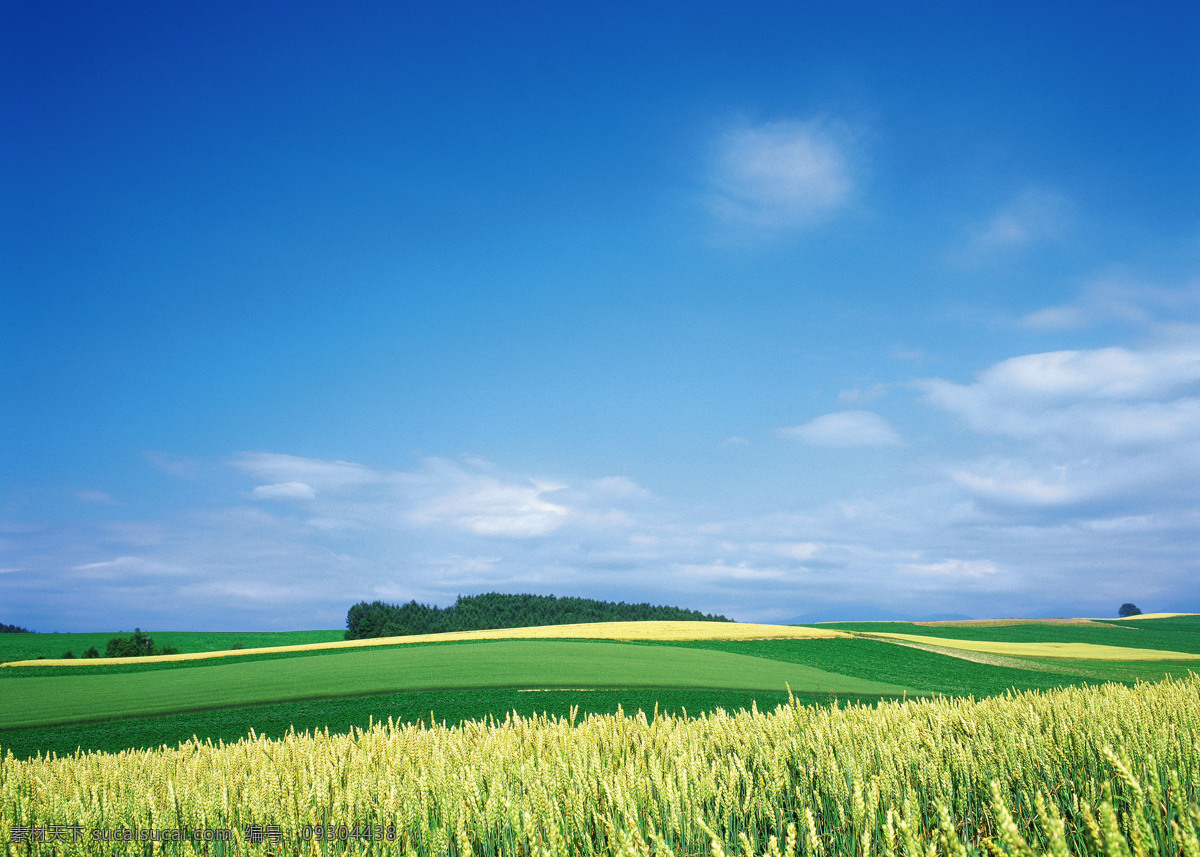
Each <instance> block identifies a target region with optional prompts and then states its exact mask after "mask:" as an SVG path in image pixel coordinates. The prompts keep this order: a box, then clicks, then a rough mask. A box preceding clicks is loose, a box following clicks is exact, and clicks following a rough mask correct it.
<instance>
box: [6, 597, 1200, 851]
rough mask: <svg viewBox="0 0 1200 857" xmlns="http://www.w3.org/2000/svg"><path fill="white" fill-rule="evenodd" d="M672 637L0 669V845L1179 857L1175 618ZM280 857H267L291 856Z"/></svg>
mask: <svg viewBox="0 0 1200 857" xmlns="http://www.w3.org/2000/svg"><path fill="white" fill-rule="evenodd" d="M688 624H690V623H682V624H681V625H675V626H674V627H670V628H668V627H666V625H663V626H661V627H656V628H651V627H648V626H645V627H640V628H635V627H632V626H630V627H626V628H623V629H622V628H600V627H593V628H592V629H591V632H590V638H581V637H580V636H578V635H579V634H580V630H579V629H580V628H581V627H586V626H574V627H573V628H572V627H571V626H563V627H562V628H561V629H560V630H558V631H553V632H552V631H550V630H549V629H539V630H538V631H537V632H533V631H529V630H522V629H517V630H516V631H515V632H510V633H507V634H475V635H474V636H461V635H460V636H457V637H453V638H447V637H445V636H443V637H440V638H429V639H422V640H410V641H408V642H402V643H401V642H396V641H395V640H390V641H388V640H384V641H374V640H373V641H357V642H369V643H370V645H365V646H347V645H345V644H339V643H336V642H335V641H332V640H330V639H328V637H326V638H325V639H320V636H319V635H321V634H329V632H309V633H310V634H312V635H313V636H310V637H309V638H308V639H288V640H286V641H285V640H283V639H280V638H276V640H275V641H277V642H280V643H285V645H284V646H282V647H269V646H262V645H261V643H264V642H270V641H271V640H270V638H267V637H263V638H260V639H257V640H254V641H253V643H254V644H252V645H250V647H249V650H248V649H247V648H245V647H246V646H247V643H249V642H250V639H249V635H243V636H244V637H246V638H247V639H246V640H243V641H242V645H243V647H244V648H242V649H236V650H230V649H214V650H213V652H212V654H213V656H212V657H209V658H204V659H192V660H179V659H170V658H157V659H150V658H147V659H129V660H127V661H125V662H123V663H110V664H104V663H95V662H91V663H89V662H79V661H76V662H74V663H70V662H68V663H66V664H63V663H62V662H56V663H55V664H54V665H53V666H52V665H50V664H49V663H47V662H44V661H42V662H36V663H35V664H33V665H29V666H8V667H5V668H3V669H0V699H2V700H3V702H4V705H3V707H2V708H0V750H3V751H8V752H12V753H14V754H15V755H13V756H9V757H8V758H7V759H6V760H5V761H4V762H3V763H2V766H0V773H2V774H3V776H0V835H3V829H4V828H7V827H10V826H11V825H14V824H16V825H18V826H27V825H33V824H38V823H41V824H58V825H64V824H83V823H85V822H89V821H94V820H95V816H94V812H95V809H96V806H95V804H94V803H93V802H92V801H93V799H92V798H89V797H88V796H89V795H106V796H104V797H102V798H99V799H101V800H102V802H103V805H104V807H105V813H106V815H105V818H106V819H107V820H108V821H109V822H111V821H112V820H113V819H115V818H120V819H126V820H128V821H129V823H130V824H132V823H134V822H136V821H137V819H139V818H141V819H145V818H146V817H148V816H147V813H150V816H149V817H153V818H156V819H160V820H161V819H163V818H173V819H174V820H175V821H174V822H172V823H173V824H174V823H178V824H179V825H187V826H190V827H193V828H197V827H201V826H204V825H208V826H211V825H212V824H214V823H216V822H217V821H219V822H220V824H221V825H223V826H228V827H229V828H230V829H235V828H236V829H239V830H240V829H241V828H243V827H244V826H245V825H263V824H268V825H270V824H283V825H284V826H290V828H296V826H297V825H304V824H321V823H326V824H349V825H351V826H353V825H352V823H358V824H366V825H371V826H375V827H379V828H380V829H384V828H386V827H387V826H388V825H389V824H390V825H392V831H393V833H394V835H395V837H396V838H395V839H393V840H387V841H385V842H382V843H374V844H372V843H371V842H369V841H366V840H361V839H360V840H356V841H352V842H348V843H341V844H338V843H334V845H336V846H337V848H341V847H342V846H343V845H345V846H347V848H348V849H349V851H351V852H355V853H358V852H361V853H413V854H439V853H460V854H461V853H468V852H470V853H504V854H517V853H522V854H528V853H539V852H538V851H537V849H538V848H544V849H546V850H545V851H544V852H540V853H552V854H559V853H572V854H573V853H583V854H587V853H602V854H608V853H617V852H618V851H619V850H620V848H622V847H624V848H625V849H626V851H625V853H647V854H648V853H650V850H649V849H651V848H653V849H654V853H657V854H668V853H679V854H683V853H686V854H699V853H708V851H709V850H710V848H709V846H710V845H711V844H712V843H711V838H712V837H711V836H710V834H709V833H708V832H706V831H712V834H713V835H714V836H715V838H716V839H717V840H718V842H719V843H720V844H721V847H725V848H728V849H730V850H731V851H734V852H737V853H745V854H749V853H754V854H759V853H768V852H769V851H770V848H771V847H772V845H771V837H772V836H774V837H775V847H776V848H778V849H781V850H782V851H786V850H787V847H788V838H789V835H790V836H791V837H792V838H793V841H794V842H795V843H796V846H797V849H798V852H803V853H820V849H824V851H825V853H828V854H835V853H836V854H842V853H845V854H865V853H906V854H907V853H915V851H916V850H921V852H922V853H925V852H924V850H923V849H924V848H925V846H926V845H932V846H933V847H935V849H936V848H939V847H940V848H942V849H943V851H945V850H946V849H949V851H950V853H957V852H954V848H955V847H956V846H955V845H954V843H955V842H956V841H958V840H957V839H956V838H955V837H958V838H961V839H962V840H963V841H965V842H967V843H968V846H969V848H978V847H983V843H984V842H985V841H987V842H991V843H993V844H994V845H996V846H997V847H999V848H1000V849H1001V850H1002V851H1007V852H1009V853H1021V849H1020V847H1018V845H1017V844H1016V842H1017V840H1016V839H1014V838H1013V836H1014V835H1020V836H1021V837H1023V838H1024V839H1026V840H1028V841H1030V842H1033V843H1034V844H1035V845H1036V847H1037V848H1038V849H1040V850H1056V849H1057V848H1058V845H1059V844H1064V843H1065V844H1066V845H1067V846H1068V847H1069V848H1070V850H1072V851H1073V852H1077V853H1084V852H1086V853H1092V852H1095V853H1100V852H1103V851H1105V850H1106V849H1109V848H1110V847H1111V848H1112V849H1116V850H1114V851H1112V852H1111V853H1123V852H1121V851H1120V848H1119V847H1118V845H1119V843H1118V840H1117V838H1116V837H1117V836H1118V835H1119V836H1120V837H1122V840H1121V841H1122V842H1123V841H1125V839H1127V838H1128V837H1131V836H1132V837H1134V838H1135V839H1136V838H1137V837H1141V838H1142V839H1141V841H1142V842H1143V843H1145V842H1146V841H1149V840H1153V841H1155V842H1160V843H1163V844H1164V845H1166V846H1169V847H1168V848H1167V850H1166V851H1165V852H1164V853H1176V852H1179V853H1185V852H1186V853H1192V852H1191V851H1186V848H1188V847H1190V846H1189V845H1188V843H1190V842H1194V839H1188V836H1189V835H1193V834H1189V833H1188V831H1189V830H1191V827H1190V825H1191V824H1192V823H1193V821H1194V822H1195V823H1196V824H1200V815H1197V814H1196V813H1197V812H1200V811H1197V810H1195V808H1194V806H1193V805H1194V804H1195V802H1196V801H1197V796H1198V794H1200V758H1198V755H1200V722H1198V718H1197V711H1200V679H1197V678H1196V677H1195V675H1194V671H1196V670H1197V667H1198V663H1197V657H1198V656H1200V617H1195V616H1192V617H1188V616H1182V617H1169V618H1147V619H1143V620H1141V621H1139V622H1132V621H1125V622H1122V623H1104V622H1101V621H1088V622H1074V623H1044V622H1042V623H1039V622H1020V623H1009V624H995V625H986V626H985V625H982V624H978V623H975V624H970V623H959V624H939V625H913V624H910V623H858V624H843V625H838V626H832V627H831V626H821V627H820V628H816V629H801V628H796V629H786V628H781V629H778V631H777V632H774V633H779V634H780V635H781V636H780V637H777V638H774V639H772V638H769V637H768V636H767V635H768V634H770V633H772V632H771V631H770V629H769V628H767V630H764V628H763V627H762V626H760V627H758V628H749V627H747V626H742V627H741V628H740V629H739V628H738V626H732V627H731V626H730V625H729V624H725V623H722V626H721V627H723V628H724V632H723V633H716V632H715V631H708V632H705V633H699V632H691V633H689V629H688V628H687V627H685V626H686V625H688ZM697 624H702V623H697ZM703 624H710V626H711V627H718V626H717V625H716V624H715V623H703ZM12 636H25V635H12ZM28 636H30V637H33V636H40V635H28ZM159 636H160V635H157V634H156V635H155V639H156V641H157V640H158V639H159ZM161 636H162V637H163V638H164V639H165V638H166V636H167V635H161ZM226 639H227V638H226ZM223 641H224V640H223V639H215V640H211V641H210V642H211V643H218V644H219V643H221V642H223ZM5 642H7V641H5ZM23 642H24V644H25V648H24V649H23V650H21V649H20V647H10V648H9V649H8V650H7V651H8V652H10V653H12V652H17V653H18V654H22V653H26V652H29V651H33V650H34V649H33V647H31V646H30V645H29V641H28V640H26V641H23ZM58 642H62V641H61V640H56V641H55V644H57V643H58ZM331 643H332V644H333V645H330V644H331ZM173 644H174V645H179V644H178V643H173ZM255 644H257V645H255ZM254 649H260V651H254ZM196 653H197V650H196V649H193V650H192V651H191V652H190V653H189V654H192V655H193V656H194V655H195V654H196ZM1106 681H1108V682H1119V683H1116V684H1113V683H1110V684H1106V685H1104V686H1103V687H1099V686H1098V685H1100V684H1102V683H1103V682H1106ZM1139 681H1154V682H1156V683H1155V684H1136V686H1134V683H1135V682H1139ZM789 689H790V691H791V695H790V696H789ZM1014 694H1017V695H1014ZM953 697H958V699H957V700H956V699H953ZM839 701H840V702H839ZM806 703H816V705H807V704H806ZM849 703H853V704H849ZM848 704H849V707H847V706H848ZM639 710H640V711H641V712H642V714H638V712H639ZM542 712H546V713H545V714H542ZM735 712H736V713H735ZM1089 712H1090V714H1089ZM389 721H390V722H389ZM489 723H490V724H491V725H487V724H489ZM251 730H253V732H251ZM326 730H328V731H326ZM1164 730H1165V731H1164ZM247 735H251V736H252V737H250V738H246V737H245V736H247ZM192 736H195V739H194V740H193V738H192ZM239 739H240V740H239ZM160 745H162V746H161V748H160V749H158V750H155V751H153V752H151V753H148V754H147V753H144V752H143V753H130V752H125V753H121V754H118V755H105V754H99V755H98V754H91V755H87V754H86V753H84V754H83V755H74V756H73V758H61V759H56V760H55V759H49V758H46V757H45V756H43V757H41V758H40V759H38V758H36V757H37V754H38V753H48V752H50V751H54V752H56V753H58V754H60V755H67V756H70V755H71V754H72V753H73V751H75V750H76V748H80V749H82V750H83V751H87V750H90V749H103V750H108V751H121V750H123V749H124V748H126V747H130V748H136V747H150V748H154V747H160ZM29 757H33V758H30V761H27V762H21V761H18V759H19V758H29ZM918 759H924V760H925V761H924V762H922V763H918V761H917V760H918ZM789 760H791V761H789ZM926 763H927V764H926ZM1172 772H1174V774H1172ZM1172 776H1175V777H1176V780H1175V781H1173V780H1172V779H1171V778H1172ZM214 777H216V779H213V778H214ZM264 777H265V779H264ZM131 778H132V779H131ZM993 780H996V783H997V786H996V788H997V791H995V792H993V786H992V781H993ZM35 781H36V782H37V783H40V784H42V785H40V786H38V787H37V789H32V790H31V788H32V787H31V786H28V785H25V786H23V785H21V784H22V783H26V784H28V783H32V782H35ZM118 782H127V783H129V782H133V783H140V785H136V786H135V788H134V789H133V791H132V792H130V795H132V796H129V795H124V794H123V792H122V789H121V788H119V787H117V786H116V785H115V784H116V783H118ZM255 782H258V783H259V784H260V785H261V787H256V786H255V785H253V784H254V783H255ZM106 784H107V785H106ZM1105 784H1107V786H1106V785H1105ZM163 789H167V791H163ZM214 789H216V791H214ZM1106 789H1107V790H1106ZM1039 792H1040V797H1039ZM51 794H54V795H60V797H59V798H55V799H54V800H53V801H50V802H46V799H45V796H47V795H51ZM39 795H42V796H43V797H39ZM70 795H74V796H75V797H67V796H70ZM172 795H173V796H172ZM1153 795H1157V797H1155V798H1153V799H1151V797H1152V796H1153ZM123 801H124V802H123ZM1038 801H1041V803H1040V804H1039V803H1038ZM1105 807H1108V809H1105ZM1056 812H1057V813H1058V815H1057V816H1056V815H1055V813H1056ZM1110 812H1111V813H1112V814H1113V815H1112V818H1113V824H1114V825H1115V828H1113V829H1109V826H1108V821H1106V819H1107V816H1106V813H1110ZM1006 813H1008V814H1011V816H1012V817H1013V818H1015V819H1016V820H1015V821H1014V822H1013V825H1014V827H1013V828H1011V829H1010V828H1009V827H1007V826H1006V825H1007V822H1006V821H1005V818H1007V817H1009V816H1008V815H1006ZM1088 813H1091V816H1090V817H1091V818H1093V819H1096V825H1097V826H1096V827H1095V829H1093V827H1092V826H1091V823H1090V822H1088V821H1087V819H1088V817H1089V816H1088V815H1087V814H1088ZM1160 814H1161V817H1160ZM1056 818H1060V819H1065V820H1064V821H1063V824H1062V826H1056V825H1057V824H1058V822H1057V821H1055V820H1054V819H1056ZM1171 821H1174V822H1175V827H1172V826H1171V824H1170V822H1171ZM202 822H203V824H202ZM164 824H165V822H164ZM143 826H145V825H144V823H143ZM160 826H161V825H160ZM1013 830H1016V831H1017V834H1014V833H1013ZM1114 830H1116V831H1117V832H1116V833H1114ZM293 832H294V831H293ZM1193 833H1194V832H1193ZM656 837H657V839H656ZM1097 837H1098V838H1097ZM1130 841H1133V840H1130ZM323 844H325V845H329V844H330V843H323ZM1135 844H1136V843H1135ZM312 845H313V843H311V842H309V843H307V846H312ZM818 845H819V848H818ZM293 846H294V850H291V851H288V850H284V851H282V852H275V853H309V850H306V848H307V846H305V847H302V846H304V843H298V842H293ZM385 846H386V848H385ZM535 846H536V847H535ZM968 846H964V847H968ZM187 847H188V848H190V847H191V846H190V845H189V846H187ZM206 847H207V846H206ZM214 847H215V846H214ZM231 847H232V846H231ZM289 847H292V846H289ZM371 847H375V848H376V850H375V851H370V848H371ZM239 849H240V850H239ZM1179 849H1185V852H1183V851H1179ZM343 850H345V849H343ZM62 853H81V854H83V853H92V852H89V851H87V850H86V849H81V850H79V851H77V852H71V851H64V852H62ZM117 853H140V851H137V850H136V849H131V850H129V851H128V852H123V851H118V852H117ZM178 853H193V852H192V851H189V850H180V851H179V852H178ZM197 853H226V852H220V851H219V850H212V851H209V852H205V851H204V850H203V849H201V850H200V851H198V852H197ZM227 853H260V850H256V846H254V845H252V844H251V845H247V844H245V843H243V842H242V841H241V840H240V839H239V840H238V842H237V843H236V848H235V850H233V851H229V852H227ZM261 853H266V852H265V851H262V852H261ZM317 853H320V852H319V851H318V852H317ZM333 853H339V852H338V851H337V849H336V848H335V850H334V851H333ZM1135 853H1136V849H1135ZM1148 853H1154V852H1152V851H1151V852H1148Z"/></svg>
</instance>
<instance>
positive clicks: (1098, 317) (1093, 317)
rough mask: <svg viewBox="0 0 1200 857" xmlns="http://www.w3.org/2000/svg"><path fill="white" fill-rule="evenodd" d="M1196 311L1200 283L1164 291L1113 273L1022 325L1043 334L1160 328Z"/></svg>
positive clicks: (1027, 318) (1199, 306) (1029, 317)
mask: <svg viewBox="0 0 1200 857" xmlns="http://www.w3.org/2000/svg"><path fill="white" fill-rule="evenodd" d="M1196 310H1200V281H1197V282H1194V283H1192V284H1190V285H1188V286H1185V287H1182V288H1162V287H1160V286H1155V285H1152V284H1149V283H1146V282H1142V281H1139V280H1138V279H1136V278H1134V277H1130V276H1128V275H1119V274H1110V275H1106V276H1103V277H1100V278H1099V279H1097V280H1095V281H1093V282H1091V283H1089V284H1088V285H1087V286H1086V287H1084V289H1083V290H1082V291H1081V293H1080V295H1079V297H1078V298H1076V299H1075V300H1074V301H1071V302H1069V303H1064V304H1059V305H1056V306H1051V307H1045V308H1043V309H1039V310H1036V311H1035V312H1031V313H1029V314H1027V315H1025V316H1024V317H1022V318H1021V320H1020V326H1021V327H1024V328H1026V329H1028V330H1040V331H1055V330H1080V329H1084V328H1088V327H1093V326H1095V325H1098V324H1104V323H1107V322H1117V323H1121V324H1129V325H1136V326H1139V327H1157V326H1159V324H1160V319H1161V318H1162V317H1163V316H1164V315H1165V316H1167V317H1173V318H1177V317H1178V316H1179V315H1180V313H1181V312H1188V311H1191V312H1192V313H1194V312H1195V311H1196ZM1166 326H1170V325H1169V324H1168V325H1166Z"/></svg>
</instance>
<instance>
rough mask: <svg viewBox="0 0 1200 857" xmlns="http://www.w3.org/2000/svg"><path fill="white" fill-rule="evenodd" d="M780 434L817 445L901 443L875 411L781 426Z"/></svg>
mask: <svg viewBox="0 0 1200 857" xmlns="http://www.w3.org/2000/svg"><path fill="white" fill-rule="evenodd" d="M775 433H776V434H777V435H778V436H779V437H783V438H787V439H789V440H798V441H800V442H802V443H808V444H812V445H814V446H846V447H849V446H899V445H901V444H902V443H903V441H901V439H900V435H899V434H897V433H896V430H895V429H894V428H892V426H891V424H890V423H888V421H887V420H885V419H884V418H883V417H881V416H879V414H876V413H874V412H872V411H839V412H837V413H833V414H825V415H824V416H820V417H817V418H816V419H814V420H811V421H809V422H807V423H804V424H803V425H798V426H791V427H788V428H781V429H777V430H776V432H775Z"/></svg>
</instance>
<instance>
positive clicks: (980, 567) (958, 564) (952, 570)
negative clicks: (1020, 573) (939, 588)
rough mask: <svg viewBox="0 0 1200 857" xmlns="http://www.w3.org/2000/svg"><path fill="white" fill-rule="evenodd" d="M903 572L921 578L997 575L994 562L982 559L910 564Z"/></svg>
mask: <svg viewBox="0 0 1200 857" xmlns="http://www.w3.org/2000/svg"><path fill="white" fill-rule="evenodd" d="M904 569H905V571H908V572H911V573H913V574H918V575H922V576H926V577H929V576H934V577H949V578H964V577H966V578H981V577H987V576H989V575H993V574H997V573H999V571H1000V569H999V568H998V567H997V566H996V564H995V563H994V562H990V561H988V560H983V559H966V560H964V559H947V560H943V561H942V562H929V563H910V564H908V565H906V566H905V567H904Z"/></svg>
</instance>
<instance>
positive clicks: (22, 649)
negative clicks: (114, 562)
mask: <svg viewBox="0 0 1200 857" xmlns="http://www.w3.org/2000/svg"><path fill="white" fill-rule="evenodd" d="M132 633H133V632H132V631H110V632H104V633H99V632H97V633H89V634H0V664H4V663H8V662H9V661H29V660H33V659H35V658H46V659H47V660H58V659H60V658H61V657H62V655H63V652H71V653H72V654H73V655H74V656H75V657H76V658H77V659H78V658H82V656H83V653H84V652H86V651H87V650H88V649H89V648H90V647H92V646H94V647H95V648H96V651H98V652H100V654H101V655H103V654H104V648H105V646H107V645H108V641H109V640H111V639H112V638H113V637H128V636H130V635H131V634H132ZM145 633H146V634H147V635H148V636H150V637H152V638H153V639H154V645H155V646H158V647H160V648H161V647H163V646H174V647H175V648H176V649H178V650H179V651H180V652H184V653H189V652H221V651H225V650H227V649H233V648H239V649H254V648H259V647H262V646H302V645H307V644H309V643H330V642H333V641H335V640H341V639H343V637H344V636H345V632H344V631H147V632H145Z"/></svg>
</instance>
